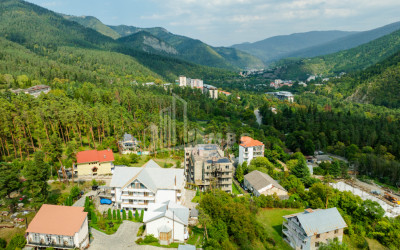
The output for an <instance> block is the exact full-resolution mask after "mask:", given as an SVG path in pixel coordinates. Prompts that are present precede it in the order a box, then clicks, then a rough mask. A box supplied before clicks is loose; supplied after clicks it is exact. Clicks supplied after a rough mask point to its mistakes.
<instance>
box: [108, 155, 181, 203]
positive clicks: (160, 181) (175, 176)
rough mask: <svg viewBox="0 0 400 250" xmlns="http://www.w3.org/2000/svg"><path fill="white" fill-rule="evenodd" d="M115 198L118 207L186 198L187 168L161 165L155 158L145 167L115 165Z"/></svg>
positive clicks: (112, 191)
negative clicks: (163, 166)
mask: <svg viewBox="0 0 400 250" xmlns="http://www.w3.org/2000/svg"><path fill="white" fill-rule="evenodd" d="M110 187H111V196H112V198H111V201H112V202H113V203H114V204H115V206H116V207H118V209H125V210H142V209H144V210H147V208H148V206H149V205H150V204H154V203H163V202H166V201H170V202H173V203H176V204H178V205H180V204H181V203H182V202H183V197H184V194H183V192H184V190H185V189H184V188H185V176H184V170H183V169H174V168H161V167H160V166H159V165H158V164H157V163H156V162H154V161H153V160H150V161H148V162H147V163H146V164H145V165H144V166H143V167H141V168H133V167H115V170H114V174H113V177H112V179H111V183H110Z"/></svg>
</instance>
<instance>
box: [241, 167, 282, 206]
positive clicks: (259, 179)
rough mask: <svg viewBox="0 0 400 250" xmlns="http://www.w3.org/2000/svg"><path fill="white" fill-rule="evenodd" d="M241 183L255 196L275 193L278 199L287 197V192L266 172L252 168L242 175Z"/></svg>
mask: <svg viewBox="0 0 400 250" xmlns="http://www.w3.org/2000/svg"><path fill="white" fill-rule="evenodd" d="M243 185H244V186H245V188H246V189H248V190H249V191H250V192H252V193H253V194H254V195H255V196H257V197H258V196H260V195H262V194H263V195H273V194H276V195H278V197H279V198H280V199H287V198H288V192H287V190H286V189H284V188H283V187H282V186H281V185H279V183H278V182H277V181H275V180H274V179H272V177H271V176H269V175H267V174H266V173H263V172H260V171H258V170H254V171H252V172H250V173H248V174H246V175H245V176H244V179H243Z"/></svg>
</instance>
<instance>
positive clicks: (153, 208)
mask: <svg viewBox="0 0 400 250" xmlns="http://www.w3.org/2000/svg"><path fill="white" fill-rule="evenodd" d="M143 223H144V224H145V225H146V234H148V235H149V234H152V235H154V237H156V238H157V239H159V240H160V244H162V245H169V244H170V243H172V242H184V241H185V240H186V239H188V238H189V233H188V223H189V208H187V207H184V206H181V205H178V204H175V203H173V202H171V201H165V202H163V203H153V204H149V206H148V208H147V211H146V212H144V216H143Z"/></svg>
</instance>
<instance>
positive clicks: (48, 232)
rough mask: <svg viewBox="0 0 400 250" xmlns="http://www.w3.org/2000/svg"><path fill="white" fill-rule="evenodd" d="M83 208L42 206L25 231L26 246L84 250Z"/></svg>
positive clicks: (86, 240) (86, 241) (85, 222)
mask: <svg viewBox="0 0 400 250" xmlns="http://www.w3.org/2000/svg"><path fill="white" fill-rule="evenodd" d="M83 209H84V208H83V207H68V206H56V205H47V204H44V205H42V207H41V208H40V209H39V212H38V213H37V214H36V215H35V218H33V220H32V221H31V223H30V224H29V226H28V228H27V229H26V234H25V237H26V246H27V247H31V248H34V249H44V248H46V249H47V248H54V249H85V248H86V247H87V246H88V245H89V226H88V218H87V212H84V211H83Z"/></svg>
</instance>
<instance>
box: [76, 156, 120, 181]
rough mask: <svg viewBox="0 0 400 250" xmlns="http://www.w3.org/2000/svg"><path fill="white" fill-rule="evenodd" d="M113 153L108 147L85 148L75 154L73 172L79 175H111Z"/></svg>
mask: <svg viewBox="0 0 400 250" xmlns="http://www.w3.org/2000/svg"><path fill="white" fill-rule="evenodd" d="M113 162H114V154H113V152H112V151H111V150H110V149H106V150H101V151H97V150H86V151H81V152H78V153H77V154H76V164H75V165H74V173H75V174H77V175H78V177H79V176H97V175H111V174H112V171H113V169H114V163H113Z"/></svg>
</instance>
